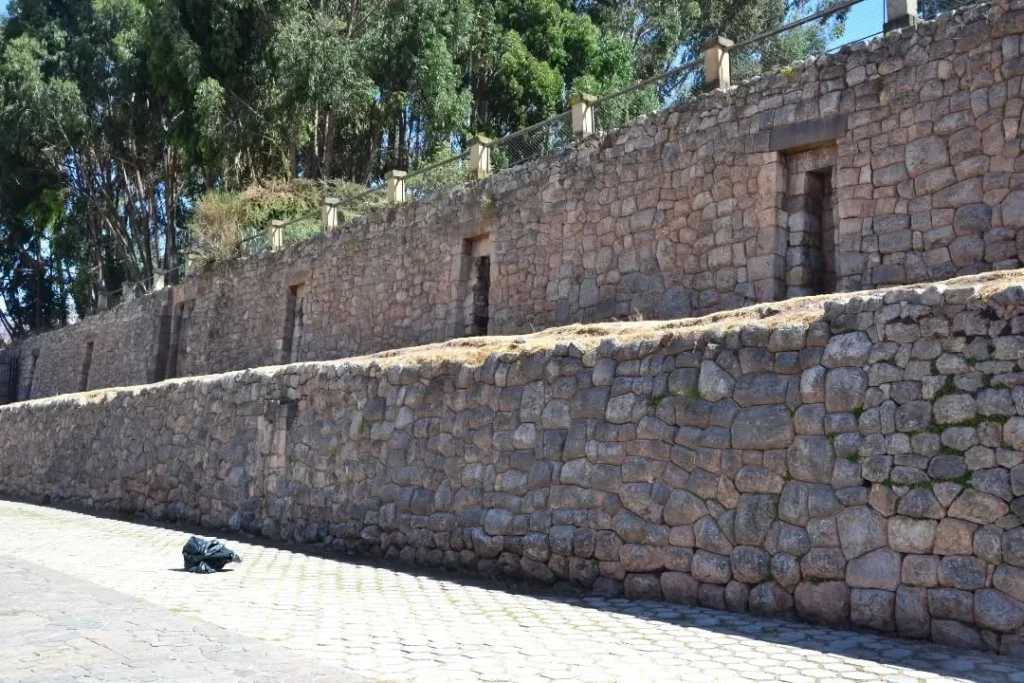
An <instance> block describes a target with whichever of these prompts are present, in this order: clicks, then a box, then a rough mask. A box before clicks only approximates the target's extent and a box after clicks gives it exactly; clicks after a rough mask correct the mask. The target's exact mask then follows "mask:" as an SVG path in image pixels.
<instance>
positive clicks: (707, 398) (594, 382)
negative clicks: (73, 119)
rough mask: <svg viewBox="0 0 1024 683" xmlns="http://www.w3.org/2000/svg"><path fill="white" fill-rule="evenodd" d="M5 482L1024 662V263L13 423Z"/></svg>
mask: <svg viewBox="0 0 1024 683" xmlns="http://www.w3.org/2000/svg"><path fill="white" fill-rule="evenodd" d="M0 491H2V492H3V493H4V494H8V495H14V496H27V497H32V498H37V499H38V498H41V497H45V500H47V501H50V502H56V503H75V504H84V505H88V506H94V507H97V508H114V509H120V510H128V511H140V512H145V513H147V514H149V515H151V516H153V517H155V518H160V519H183V520H189V521H192V522H200V523H202V524H204V525H207V526H210V527H215V528H216V527H231V528H242V529H245V530H248V531H252V532H255V533H259V534H262V535H264V536H267V537H270V538H275V539H289V540H291V539H295V540H303V541H325V542H327V543H328V545H330V546H332V547H341V548H346V549H350V550H357V551H360V552H366V553H373V554H379V555H383V556H384V557H386V558H392V559H402V560H408V561H416V562H418V563H421V564H425V565H444V566H450V567H464V568H468V569H471V570H476V571H479V572H484V573H488V572H501V573H506V574H511V575H519V576H526V577H529V578H532V579H535V580H538V581H543V582H554V581H558V580H564V581H571V582H574V583H578V584H582V585H584V586H588V587H591V588H593V589H595V590H598V591H602V592H607V593H623V592H624V593H625V594H626V595H629V596H635V597H649V598H663V599H665V600H670V601H682V602H690V603H699V604H702V605H706V606H710V607H716V608H720V609H731V610H749V611H752V612H755V613H758V614H771V615H782V616H797V617H800V618H803V619H807V620H812V621H819V622H826V623H832V624H840V625H845V624H853V625H856V626H860V627H865V628H873V629H879V630H882V631H890V632H891V631H895V632H897V633H899V634H901V635H903V636H906V637H914V638H932V639H934V640H936V641H939V642H943V643H949V644H953V645H957V646H961V647H973V648H987V649H990V650H994V651H1000V652H1003V653H1007V654H1013V655H1020V656H1024V631H1022V627H1024V526H1022V525H1021V520H1022V517H1024V273H1022V272H1020V271H1018V272H1014V273H1008V274H1003V275H1001V276H996V275H991V276H976V277H974V278H972V279H969V280H968V281H962V280H961V281H953V282H951V283H949V284H942V285H933V286H927V287H921V288H903V289H894V290H889V291H879V292H870V293H865V294H859V295H843V296H838V295H837V296H834V297H832V298H824V299H822V298H814V299H801V300H796V301H793V302H788V303H779V304H770V305H761V306H759V307H755V308H751V309H746V310H743V311H739V312H736V313H732V314H720V315H719V316H717V317H716V319H699V320H691V321H680V322H674V323H620V324H615V325H604V326H600V327H592V328H568V329H566V330H562V331H560V332H559V333H558V334H546V333H540V334H537V335H531V336H525V337H519V338H514V337H505V338H497V339H489V340H477V341H476V342H472V343H471V342H452V343H449V344H445V345H439V346H432V347H423V348H420V349H410V350H406V351H404V352H398V353H391V354H384V355H381V356H378V357H367V358H361V359H355V360H351V361H335V362H318V363H303V364H293V365H287V366H282V367H278V368H270V369H262V370H246V371H242V372H235V373H229V374H224V375H219V376H210V377H202V378H192V379H180V380H173V381H167V382H163V383H160V384H155V385H150V386H145V387H135V388H127V389H117V390H106V391H95V392H91V393H86V394H76V395H72V396H66V397H57V398H52V399H45V400H39V401H31V402H27V403H23V404H18V405H13V406H6V407H3V408H0Z"/></svg>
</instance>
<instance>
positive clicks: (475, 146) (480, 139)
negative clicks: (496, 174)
mask: <svg viewBox="0 0 1024 683" xmlns="http://www.w3.org/2000/svg"><path fill="white" fill-rule="evenodd" d="M489 175H491V139H490V138H486V137H484V136H483V135H474V136H473V137H471V138H470V139H469V179H470V180H483V179H484V178H486V177H487V176H489Z"/></svg>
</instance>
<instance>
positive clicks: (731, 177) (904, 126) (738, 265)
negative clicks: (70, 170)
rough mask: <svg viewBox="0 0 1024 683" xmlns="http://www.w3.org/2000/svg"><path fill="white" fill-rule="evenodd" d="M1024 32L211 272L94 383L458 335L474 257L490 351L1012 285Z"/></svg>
mask: <svg viewBox="0 0 1024 683" xmlns="http://www.w3.org/2000/svg"><path fill="white" fill-rule="evenodd" d="M1022 33H1024V5H1022V4H1021V0H999V1H998V2H996V3H995V4H994V5H992V6H981V7H977V8H974V9H970V10H968V11H966V12H960V13H957V14H954V15H952V16H949V17H946V18H943V19H940V20H938V21H935V22H930V23H924V24H921V25H919V26H918V27H916V28H913V29H907V30H904V31H901V32H897V33H894V34H891V35H889V36H886V37H885V38H882V39H878V40H875V41H872V42H870V43H859V44H856V45H854V46H851V47H847V48H844V49H842V50H840V51H839V52H838V53H837V54H830V55H823V56H821V57H818V58H816V59H813V60H808V61H806V62H803V63H800V64H797V65H795V66H793V67H791V68H788V69H784V70H783V71H782V72H780V73H778V74H774V75H770V76H766V77H763V78H760V79H757V80H755V81H753V82H751V83H749V84H746V85H742V86H739V87H736V88H733V89H731V90H729V91H727V92H715V93H712V94H708V95H705V96H702V97H699V98H697V99H695V100H694V101H692V102H690V103H687V104H684V105H681V106H679V107H677V108H675V109H672V110H667V111H664V112H661V113H659V114H656V115H653V116H651V117H648V118H645V119H641V120H638V121H634V122H633V123H631V124H630V125H628V126H626V127H625V128H623V129H620V130H618V131H615V132H612V133H610V134H608V135H605V136H598V137H594V138H590V139H587V140H584V141H582V142H580V143H578V144H576V145H574V146H572V147H570V148H569V149H567V150H564V151H562V152H559V153H555V154H553V155H550V156H548V157H545V158H542V159H539V160H537V161H534V162H531V163H528V164H526V165H523V166H521V167H517V168H513V169H510V170H507V171H504V172H502V173H499V174H497V175H496V176H493V177H491V178H489V179H487V180H485V181H482V182H479V183H475V184H474V185H472V186H471V187H469V188H467V189H460V190H457V191H453V192H450V193H448V194H446V195H443V196H440V197H435V198H433V199H431V200H429V201H426V202H421V203H417V204H414V205H410V206H402V207H398V208H392V209H390V210H387V211H384V212H381V213H377V214H374V215H372V216H368V217H364V218H362V219H359V220H357V221H354V222H352V223H350V224H348V225H347V226H345V227H344V228H343V229H342V230H341V231H340V233H339V234H335V235H331V236H326V237H323V238H321V239H316V240H313V241H311V242H309V243H306V244H303V245H299V246H296V247H293V248H291V249H287V250H285V251H284V252H282V253H279V254H276V255H267V256H264V257H261V258H257V259H252V260H247V261H243V262H239V263H234V264H230V265H226V266H224V267H223V268H222V269H220V270H219V271H218V272H216V273H212V274H208V275H204V276H200V277H198V278H196V280H195V281H194V282H191V283H189V284H188V285H185V286H183V287H177V288H174V290H173V291H172V292H171V293H169V294H168V293H167V292H160V293H157V294H156V295H154V297H153V299H154V303H153V304H152V305H150V306H148V307H147V306H141V307H138V308H135V309H132V310H133V311H134V312H135V313H136V314H137V315H139V316H147V317H151V316H153V315H154V314H153V313H152V311H153V310H154V309H156V308H160V309H161V315H163V316H165V319H164V323H163V327H161V326H160V325H157V324H154V322H153V321H152V320H149V319H147V320H144V321H137V324H136V327H135V328H134V329H135V330H136V331H137V332H138V333H139V334H138V335H136V336H133V337H132V344H133V345H137V346H135V347H134V348H133V349H132V351H131V355H130V356H129V357H126V359H125V360H126V363H125V366H124V367H122V368H120V369H118V371H116V372H114V371H112V372H110V373H109V374H107V375H100V374H97V375H96V376H95V377H90V378H89V386H90V387H100V386H104V385H106V384H108V383H109V381H111V380H113V379H116V381H118V382H122V383H143V382H146V381H150V379H151V378H152V377H156V378H159V377H163V376H166V375H169V374H176V375H179V376H181V375H198V374H204V373H212V372H223V371H227V370H232V369H240V368H245V367H258V366H262V365H270V364H276V363H281V362H287V361H290V360H323V359H332V358H339V357H346V356H351V355H355V354H361V353H367V352H375V351H379V350H382V349H388V348H397V347H402V346H409V345H415V344H421V343H428V342H436V341H440V340H444V339H450V338H453V337H459V336H464V335H467V334H470V333H471V332H473V329H472V327H471V324H470V322H471V320H472V318H473V315H472V312H471V311H470V310H469V309H468V307H470V306H472V305H473V299H474V297H473V291H472V286H473V274H474V272H475V263H476V261H475V260H474V259H475V258H476V257H477V256H479V255H481V251H486V254H485V255H486V256H487V257H488V258H489V261H488V264H489V266H488V268H489V278H488V279H489V283H490V291H489V295H488V297H487V299H488V306H489V311H488V316H487V317H488V331H489V333H491V334H515V333H523V332H530V331H532V330H536V329H543V328H546V327H549V326H552V325H558V324H565V323H570V322H588V321H602V320H610V319H614V318H619V319H625V318H627V317H630V316H637V315H640V316H643V317H644V318H645V319H672V318H680V317H684V316H687V315H695V314H701V313H706V312H710V311H716V310H724V309H730V308H736V307H740V306H744V305H748V304H752V303H756V302H764V301H776V300H781V299H784V298H787V297H791V296H796V295H802V294H808V293H815V292H818V291H825V292H827V291H835V290H838V291H852V290H858V289H867V288H871V287H878V286H881V285H892V284H901V283H911V282H924V281H935V280H941V279H944V278H948V277H951V276H955V275H963V274H970V273H975V272H979V271H984V270H991V269H1006V268H1015V267H1018V266H1019V265H1020V264H1021V263H1022V261H1024V157H1021V155H1020V148H1021V135H1020V127H1021V117H1022V109H1024V96H1022V93H1021V80H1022V75H1024V56H1022V54H1021V35H1022ZM297 303H298V310H297V309H296V304H297ZM112 315H113V314H107V315H103V316H98V319H99V320H100V321H108V320H111V321H113V318H112ZM179 320H186V323H185V324H183V325H180V324H179ZM297 320H298V321H299V324H298V326H297V325H296V321H297ZM96 324H97V325H98V326H99V327H104V326H107V325H108V323H107V322H98V323H96ZM119 324H120V323H115V322H111V323H110V324H109V326H110V327H111V332H110V338H111V339H114V340H116V339H118V338H120V336H121V335H120V334H119V333H118V330H117V329H116V326H117V325H119ZM179 327H180V328H181V330H182V332H181V334H180V335H178V336H176V335H175V333H174V330H176V329H179ZM159 330H163V336H162V337H161V336H160V334H161V333H160V332H159ZM145 332H148V333H149V334H150V335H151V336H150V338H149V339H148V340H147V338H146V335H145V334H143V333H145ZM88 334H90V332H88V331H87V330H85V329H83V330H81V334H79V330H73V331H65V332H62V333H59V334H58V335H57V336H56V337H53V336H51V335H44V336H43V337H41V338H40V340H38V341H37V342H34V343H35V344H36V346H34V347H33V348H36V349H40V350H41V355H40V357H39V360H38V366H39V368H40V372H41V373H42V374H43V375H46V376H47V377H51V378H52V379H49V380H47V381H46V382H45V383H40V384H39V385H38V388H37V387H35V386H34V387H33V391H32V395H33V396H46V395H50V394H53V393H59V392H64V391H73V390H75V389H77V387H78V384H77V380H78V369H77V366H76V365H75V363H74V362H70V361H67V360H66V358H70V357H73V356H75V355H76V354H77V355H81V354H82V353H84V348H85V341H84V337H85V336H87V335H88ZM179 336H180V339H179ZM50 339H53V340H54V342H53V343H54V344H56V345H58V346H60V347H61V348H63V346H64V345H65V343H71V341H70V340H75V341H74V343H77V344H78V345H79V348H78V350H77V351H75V352H74V353H71V352H68V353H64V352H63V351H61V352H59V353H54V354H50V353H49V351H48V349H47V347H48V344H49V343H50V342H49V341H48V340H50ZM161 344H162V345H161ZM171 347H173V349H174V352H173V353H171V352H170V350H169V349H170V348H171ZM26 349H27V347H26ZM96 352H97V353H98V352H99V348H97V351H96ZM13 353H19V351H17V350H15V351H14V352H13ZM21 353H22V354H23V355H24V351H22V352H21ZM136 354H139V355H146V356H147V358H146V359H145V362H140V361H139V359H137V358H135V355H136ZM168 354H170V355H168ZM158 356H159V357H160V358H161V360H160V361H159V362H158V361H157V360H156V359H157V357H158ZM168 357H173V358H174V363H175V369H174V372H168V360H167V359H168ZM23 360H24V359H23ZM22 365H23V367H24V363H23V364H22ZM106 377H109V378H111V380H108V379H105V378H106Z"/></svg>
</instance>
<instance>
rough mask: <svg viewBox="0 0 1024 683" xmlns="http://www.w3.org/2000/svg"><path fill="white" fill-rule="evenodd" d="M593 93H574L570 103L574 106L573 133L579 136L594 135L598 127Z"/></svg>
mask: <svg viewBox="0 0 1024 683" xmlns="http://www.w3.org/2000/svg"><path fill="white" fill-rule="evenodd" d="M595 102H597V98H596V97H594V96H593V95H574V96H573V98H572V99H571V100H569V104H570V105H571V106H572V134H573V135H575V136H576V137H578V138H583V137H586V136H588V135H593V134H594V133H595V132H596V130H597V127H596V126H595V125H594V103H595Z"/></svg>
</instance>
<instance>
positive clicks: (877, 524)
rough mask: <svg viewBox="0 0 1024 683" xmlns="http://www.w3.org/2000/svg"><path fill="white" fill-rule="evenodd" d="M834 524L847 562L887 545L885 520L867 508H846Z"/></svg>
mask: <svg viewBox="0 0 1024 683" xmlns="http://www.w3.org/2000/svg"><path fill="white" fill-rule="evenodd" d="M836 522H837V526H838V528H839V541H840V544H841V546H842V549H843V554H844V555H846V559H847V560H852V559H854V558H856V557H860V556H861V555H864V554H865V553H868V552H870V551H872V550H875V549H877V548H883V547H885V546H886V544H887V543H888V535H887V525H886V520H885V518H884V517H882V516H881V515H880V514H878V513H877V512H875V511H874V510H871V509H869V508H867V507H853V508H847V509H845V510H843V511H842V512H840V513H839V516H838V517H837V519H836Z"/></svg>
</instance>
